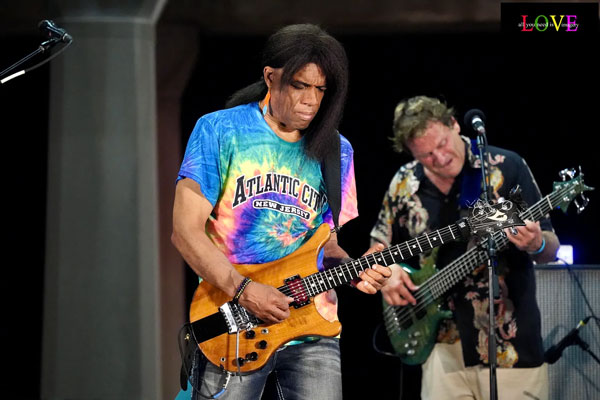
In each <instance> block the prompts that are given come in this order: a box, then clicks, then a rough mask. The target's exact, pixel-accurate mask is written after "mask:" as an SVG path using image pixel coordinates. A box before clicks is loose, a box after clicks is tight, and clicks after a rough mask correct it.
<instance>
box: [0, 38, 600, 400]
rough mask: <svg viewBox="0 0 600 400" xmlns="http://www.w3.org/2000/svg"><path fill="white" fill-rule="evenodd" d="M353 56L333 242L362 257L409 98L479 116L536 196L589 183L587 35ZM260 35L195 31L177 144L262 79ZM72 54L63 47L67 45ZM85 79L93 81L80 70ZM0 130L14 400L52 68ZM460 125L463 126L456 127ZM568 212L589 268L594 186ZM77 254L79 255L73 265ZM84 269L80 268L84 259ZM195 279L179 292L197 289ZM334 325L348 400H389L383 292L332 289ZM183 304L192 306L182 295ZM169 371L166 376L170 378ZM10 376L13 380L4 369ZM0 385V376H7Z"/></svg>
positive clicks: (402, 41) (37, 288)
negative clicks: (348, 194) (346, 174)
mask: <svg viewBox="0 0 600 400" xmlns="http://www.w3.org/2000/svg"><path fill="white" fill-rule="evenodd" d="M332 33H333V34H334V35H335V36H336V37H338V38H339V39H340V41H341V42H342V43H343V44H344V46H345V48H346V50H347V53H348V57H349V60H350V73H351V75H350V93H349V98H348V102H347V107H346V111H345V118H344V119H343V122H342V124H341V127H340V131H341V133H342V134H343V135H345V136H346V137H347V138H348V139H349V140H350V141H351V142H352V144H353V146H354V149H355V173H356V180H357V190H358V199H359V212H360V217H359V218H358V219H356V220H354V221H352V222H350V223H348V224H347V225H346V226H345V227H344V229H343V230H342V232H341V233H340V241H341V244H342V246H343V247H344V248H345V249H347V250H348V252H349V253H350V255H351V256H353V257H357V256H360V255H361V254H362V253H363V252H364V251H365V250H366V249H367V248H368V244H369V231H370V229H371V226H372V225H373V223H374V221H375V219H376V216H377V213H378V211H379V206H380V202H381V200H382V198H383V194H384V192H385V190H386V188H387V185H388V183H389V180H390V179H391V177H392V176H393V174H394V173H395V171H396V170H397V168H398V167H399V166H400V165H401V163H403V162H405V161H407V160H408V158H407V157H406V156H402V155H399V154H396V153H394V152H393V151H392V150H391V146H390V142H389V140H388V139H387V138H388V137H389V136H390V135H391V133H392V132H391V123H392V115H393V110H394V107H395V105H396V103H397V102H398V101H399V100H400V99H402V98H405V97H409V96H413V95H419V94H426V95H430V96H441V97H443V98H445V99H446V101H447V102H448V103H449V104H450V105H453V106H454V107H455V108H456V110H457V112H458V118H457V119H458V120H459V121H460V122H461V123H462V115H463V114H464V113H465V112H466V111H467V110H469V109H471V108H479V109H481V110H483V111H484V112H485V114H486V116H487V124H486V126H487V131H488V142H489V144H491V145H496V146H501V147H506V148H509V149H511V150H514V151H516V152H517V153H519V154H520V155H522V156H523V157H525V159H526V160H527V161H528V163H529V166H530V167H531V169H532V171H533V173H534V175H535V176H536V178H537V181H538V184H539V186H540V190H541V191H542V193H543V194H544V195H545V194H548V193H550V192H551V191H552V182H553V181H554V180H557V178H558V176H557V173H558V171H559V170H561V169H563V168H567V167H569V168H571V167H578V166H581V167H582V168H583V171H584V173H585V174H586V183H587V184H588V185H590V186H598V182H599V174H600V170H599V169H598V168H597V166H596V162H595V161H596V160H595V157H596V145H595V142H596V141H597V138H596V136H597V134H598V126H597V122H596V116H597V113H598V111H597V104H598V98H597V87H598V83H599V78H598V65H597V62H596V61H595V57H593V56H594V54H593V53H595V52H597V44H598V41H597V40H596V39H597V38H594V40H593V41H591V40H589V41H583V40H578V41H562V42H560V41H557V40H553V41H551V40H548V41H544V42H542V41H536V42H529V41H522V40H520V41H516V40H514V39H510V40H509V39H508V38H506V37H503V36H501V35H500V34H497V33H490V32H469V33H449V32H439V33H428V34H388V35H368V34H363V35H347V34H346V35H344V34H336V32H332ZM264 39H265V37H263V36H243V37H241V36H240V37H238V36H222V35H221V36H213V35H209V34H204V35H202V36H201V38H200V58H199V60H198V65H197V67H196V69H195V71H194V73H193V75H192V77H191V78H190V82H189V86H188V88H187V90H186V92H185V94H184V97H183V99H182V115H181V120H182V127H183V129H182V142H183V143H185V142H186V141H187V138H188V136H189V133H190V132H191V129H192V127H193V125H194V123H195V121H196V119H197V118H198V117H200V116H201V115H202V114H204V113H207V112H210V111H214V110H217V109H219V108H221V107H222V106H223V104H224V102H225V100H226V99H227V97H228V96H229V95H230V94H231V93H233V92H234V91H235V90H237V89H239V88H241V87H242V86H245V85H246V84H249V83H251V82H253V81H255V80H257V79H258V78H259V77H260V56H259V51H260V49H261V47H262V45H263V43H264ZM3 43H4V44H3V46H4V47H3V50H2V53H1V55H0V61H1V64H0V69H4V68H6V67H7V66H8V65H10V64H12V63H13V62H15V61H16V60H18V59H19V58H21V57H23V56H24V55H25V54H26V53H28V52H30V51H32V50H33V49H35V48H36V47H37V45H38V44H39V38H37V37H32V38H22V37H20V38H15V39H14V40H3ZM67 51H68V50H67ZM90 79H93V77H90ZM0 110H1V113H2V114H1V115H2V118H1V120H0V121H1V122H0V124H1V126H2V133H3V138H4V145H3V150H4V151H3V153H4V157H2V158H3V168H2V169H3V176H4V190H5V196H4V198H5V203H7V206H5V208H4V212H5V213H6V215H8V216H9V218H8V221H9V223H8V224H7V225H5V226H6V227H7V228H8V229H6V230H7V231H8V235H9V237H10V238H11V240H10V241H9V245H8V248H7V249H6V250H5V260H6V261H5V262H4V263H3V264H4V270H5V271H7V272H5V274H6V275H5V276H4V277H3V278H2V282H3V293H4V297H3V298H5V301H4V302H3V306H4V307H3V308H4V309H5V310H7V313H6V314H5V315H7V316H8V318H6V319H5V321H3V324H2V339H3V340H2V341H3V345H4V347H5V351H6V354H8V355H9V359H10V360H11V364H12V367H11V366H9V368H13V369H14V370H15V371H16V372H15V373H14V375H15V378H14V380H12V381H11V382H10V385H11V386H15V385H16V386H17V387H21V388H22V390H23V391H22V393H23V394H24V396H23V397H22V398H36V397H37V396H36V393H39V363H40V354H41V349H40V345H41V333H42V330H41V321H42V312H43V308H42V307H43V305H42V298H43V297H42V287H43V274H44V268H43V265H44V261H43V260H44V246H45V200H46V198H45V195H46V150H47V143H46V142H47V132H48V127H47V121H48V68H47V67H42V68H40V69H38V70H35V71H32V72H31V74H29V75H26V76H23V77H20V78H18V79H16V80H15V81H12V82H10V83H9V84H7V85H3V86H0ZM464 131H465V132H466V130H464ZM589 197H590V198H591V202H590V205H589V206H588V209H586V210H585V211H584V213H583V214H581V215H577V214H576V213H575V212H574V209H573V208H571V209H569V215H564V214H563V213H562V212H560V211H557V210H555V211H554V212H553V214H552V219H553V223H554V227H555V229H556V231H557V234H558V235H559V237H560V239H561V241H562V243H563V244H571V245H573V247H574V249H575V256H574V257H575V263H578V264H599V263H600V255H599V254H598V253H597V252H596V251H595V250H596V249H595V246H596V245H597V240H596V235H595V228H596V225H597V222H598V221H599V218H598V216H599V212H598V210H599V209H600V208H599V207H600V204H597V203H598V202H599V201H598V199H597V194H596V192H591V193H590V195H589ZM82 262H84V260H82ZM82 267H84V266H82ZM194 287H195V286H194V284H193V281H192V280H190V285H189V287H188V288H187V291H188V293H191V290H192V289H193V288H194ZM338 293H339V297H340V319H341V320H342V323H343V325H344V330H343V333H342V362H343V364H342V365H343V374H344V375H343V376H344V395H345V398H364V397H366V398H371V397H376V396H377V397H379V398H389V399H397V398H398V394H399V392H400V389H399V381H398V370H399V368H400V363H399V362H398V361H397V360H395V359H393V358H390V357H386V356H382V355H379V354H377V353H376V352H375V351H374V350H373V347H372V343H371V338H372V334H373V332H374V330H375V329H376V327H377V326H378V324H379V322H380V317H379V315H380V310H381V306H380V301H381V298H380V296H379V295H375V296H367V295H363V294H361V293H359V292H358V291H355V290H353V289H350V288H341V289H339V291H338ZM188 303H189V302H188ZM177 372H178V371H174V373H177ZM11 376H12V375H11ZM419 379H420V371H419V369H418V368H408V367H404V374H403V382H404V397H403V398H404V399H405V400H406V399H410V398H418V390H419ZM3 385H4V384H3Z"/></svg>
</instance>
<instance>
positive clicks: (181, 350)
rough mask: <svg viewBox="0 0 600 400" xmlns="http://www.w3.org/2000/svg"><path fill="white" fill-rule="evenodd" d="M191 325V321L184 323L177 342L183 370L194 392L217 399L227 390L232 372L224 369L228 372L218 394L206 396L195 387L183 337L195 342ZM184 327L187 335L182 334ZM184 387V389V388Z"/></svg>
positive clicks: (206, 397)
mask: <svg viewBox="0 0 600 400" xmlns="http://www.w3.org/2000/svg"><path fill="white" fill-rule="evenodd" d="M189 326H190V324H189V323H185V324H183V326H182V327H181V328H180V329H179V334H178V342H177V344H178V346H179V355H180V357H181V364H182V366H183V370H184V371H185V376H186V379H187V382H188V384H189V385H190V386H191V387H192V390H193V391H194V392H196V393H197V394H198V395H199V396H200V397H202V398H204V399H217V398H219V397H220V396H221V395H222V394H223V393H225V390H227V384H228V383H229V379H230V377H231V374H230V373H228V372H227V371H225V370H223V372H224V373H225V374H227V377H226V378H225V383H224V384H223V388H222V389H221V390H220V391H219V392H218V393H216V394H214V395H212V396H205V395H203V394H202V393H201V392H200V391H199V390H198V389H196V387H195V386H194V384H193V383H192V380H191V377H190V373H189V368H188V365H187V363H186V357H185V354H184V350H183V345H182V337H183V340H186V341H187V340H194V342H195V339H194V338H193V331H192V333H191V334H190V329H188V328H189ZM184 329H185V330H186V335H182V331H183V330H184ZM192 363H193V361H192ZM182 389H183V388H182Z"/></svg>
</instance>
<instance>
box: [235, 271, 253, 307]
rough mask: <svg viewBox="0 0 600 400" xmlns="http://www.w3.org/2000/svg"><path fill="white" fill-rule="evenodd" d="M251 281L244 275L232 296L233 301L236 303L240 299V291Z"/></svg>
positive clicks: (242, 291)
mask: <svg viewBox="0 0 600 400" xmlns="http://www.w3.org/2000/svg"><path fill="white" fill-rule="evenodd" d="M250 282H252V279H250V278H248V277H245V278H244V280H243V281H242V283H240V286H239V287H238V288H237V291H236V292H235V296H233V301H234V302H236V303H237V301H238V300H239V299H240V297H242V293H244V290H246V287H247V286H248V284H249V283H250Z"/></svg>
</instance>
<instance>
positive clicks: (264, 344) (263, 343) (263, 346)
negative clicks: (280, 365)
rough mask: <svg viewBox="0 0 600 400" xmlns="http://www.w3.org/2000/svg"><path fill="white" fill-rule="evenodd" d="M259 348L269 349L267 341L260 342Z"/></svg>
mask: <svg viewBox="0 0 600 400" xmlns="http://www.w3.org/2000/svg"><path fill="white" fill-rule="evenodd" d="M258 348H259V349H262V350H264V349H266V348H267V341H266V340H261V341H260V342H258Z"/></svg>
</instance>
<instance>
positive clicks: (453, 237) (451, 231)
mask: <svg viewBox="0 0 600 400" xmlns="http://www.w3.org/2000/svg"><path fill="white" fill-rule="evenodd" d="M450 233H451V234H452V239H454V240H456V236H454V232H453V230H452V227H450Z"/></svg>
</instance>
